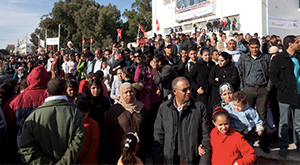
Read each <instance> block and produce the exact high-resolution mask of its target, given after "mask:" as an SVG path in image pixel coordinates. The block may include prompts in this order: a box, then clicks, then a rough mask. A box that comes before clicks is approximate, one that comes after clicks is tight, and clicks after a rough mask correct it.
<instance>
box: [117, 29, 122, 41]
mask: <svg viewBox="0 0 300 165" xmlns="http://www.w3.org/2000/svg"><path fill="white" fill-rule="evenodd" d="M117 32H118V36H119V38H120V39H121V38H122V29H117Z"/></svg>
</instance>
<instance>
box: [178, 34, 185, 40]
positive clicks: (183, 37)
mask: <svg viewBox="0 0 300 165" xmlns="http://www.w3.org/2000/svg"><path fill="white" fill-rule="evenodd" d="M179 37H180V41H184V40H185V34H183V33H182V34H180V36H179Z"/></svg>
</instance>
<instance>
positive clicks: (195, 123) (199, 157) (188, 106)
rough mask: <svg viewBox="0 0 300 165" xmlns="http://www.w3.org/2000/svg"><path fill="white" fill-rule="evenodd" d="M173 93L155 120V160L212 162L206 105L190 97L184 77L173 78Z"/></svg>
mask: <svg viewBox="0 0 300 165" xmlns="http://www.w3.org/2000/svg"><path fill="white" fill-rule="evenodd" d="M172 88H173V94H174V96H173V97H172V98H171V99H169V100H167V101H166V102H164V103H162V104H161V105H160V107H159V109H158V114H157V118H156V120H155V124H154V144H153V160H154V162H153V163H154V164H210V158H211V146H210V137H209V123H208V121H207V113H206V107H205V105H204V104H203V103H201V102H199V101H196V100H194V99H192V98H191V94H192V92H191V86H190V84H189V82H188V80H187V79H186V78H185V77H178V78H176V79H174V80H173V81H172Z"/></svg>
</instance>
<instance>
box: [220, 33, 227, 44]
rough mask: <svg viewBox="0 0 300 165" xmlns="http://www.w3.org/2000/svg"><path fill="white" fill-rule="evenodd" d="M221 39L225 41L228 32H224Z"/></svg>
mask: <svg viewBox="0 0 300 165" xmlns="http://www.w3.org/2000/svg"><path fill="white" fill-rule="evenodd" d="M221 39H222V41H223V42H225V41H226V33H222V35H221Z"/></svg>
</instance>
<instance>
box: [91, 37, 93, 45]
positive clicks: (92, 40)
mask: <svg viewBox="0 0 300 165" xmlns="http://www.w3.org/2000/svg"><path fill="white" fill-rule="evenodd" d="M92 43H93V37H92V36H91V44H92Z"/></svg>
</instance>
